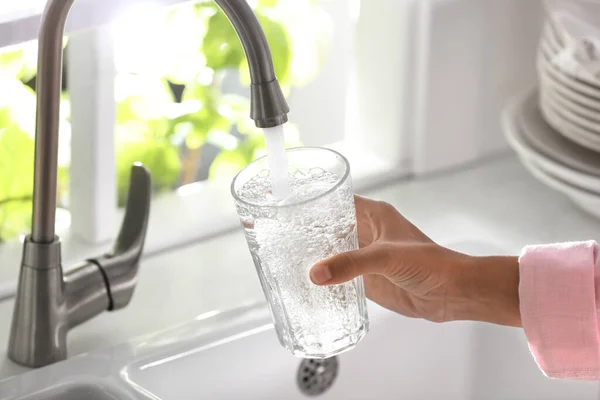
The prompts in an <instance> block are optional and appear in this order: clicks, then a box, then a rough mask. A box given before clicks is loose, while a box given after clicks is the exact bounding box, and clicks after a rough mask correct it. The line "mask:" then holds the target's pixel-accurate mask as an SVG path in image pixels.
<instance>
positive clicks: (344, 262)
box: [309, 246, 390, 285]
mask: <svg viewBox="0 0 600 400" xmlns="http://www.w3.org/2000/svg"><path fill="white" fill-rule="evenodd" d="M389 260H390V256H389V254H388V251H386V250H384V249H380V248H378V246H367V247H364V248H362V249H360V250H355V251H350V252H347V253H341V254H338V255H336V256H333V257H331V258H328V259H327V260H324V261H321V262H318V263H317V264H316V265H315V266H314V267H312V269H311V270H310V274H309V275H310V279H311V281H312V282H313V283H314V284H316V285H336V284H339V283H344V282H348V281H350V280H352V279H354V278H356V277H358V276H361V275H366V274H383V273H384V272H385V271H386V269H387V268H388V262H389Z"/></svg>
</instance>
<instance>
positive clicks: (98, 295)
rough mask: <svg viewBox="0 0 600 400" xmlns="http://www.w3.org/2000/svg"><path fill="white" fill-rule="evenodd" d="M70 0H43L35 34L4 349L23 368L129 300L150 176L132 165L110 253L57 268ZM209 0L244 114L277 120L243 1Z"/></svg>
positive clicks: (279, 107)
mask: <svg viewBox="0 0 600 400" xmlns="http://www.w3.org/2000/svg"><path fill="white" fill-rule="evenodd" d="M74 1H75V0H47V3H46V8H45V9H44V13H43V15H42V23H41V26H40V33H39V54H38V56H39V58H38V75H37V95H38V96H37V115H36V135H35V176H34V189H33V221H32V229H31V235H30V236H28V237H27V238H26V240H25V244H24V248H23V260H22V262H21V270H20V275H19V285H18V288H17V296H16V300H15V306H14V313H13V320H12V326H11V333H10V339H9V348H8V355H9V357H10V358H11V359H12V360H13V361H15V362H17V363H19V364H22V365H25V366H28V367H41V366H44V365H47V364H51V363H53V362H56V361H60V360H63V359H65V358H66V356H67V348H66V335H67V332H68V330H69V329H71V328H73V327H74V326H77V325H79V324H81V323H83V322H85V321H87V320H89V319H90V318H92V317H94V316H95V315H97V314H99V313H101V312H103V311H106V310H108V311H111V310H117V309H120V308H123V307H125V306H126V305H127V304H128V303H129V301H130V300H131V296H132V295H133V292H134V288H135V284H136V281H137V279H136V278H137V272H138V262H139V259H140V257H141V253H142V251H143V247H144V242H145V238H146V231H147V224H148V216H149V213H150V194H151V188H152V184H151V180H150V174H149V172H148V171H147V170H146V169H145V168H143V166H141V165H134V166H133V167H132V170H131V183H130V191H129V197H128V202H127V207H126V212H125V218H124V220H123V225H122V228H121V232H120V234H119V237H118V238H117V242H116V244H115V247H114V249H113V251H112V252H110V253H108V254H105V255H103V256H101V257H97V258H94V259H89V260H87V261H85V262H82V263H80V264H78V265H77V267H76V268H74V269H72V270H71V271H69V272H68V273H63V268H62V264H61V250H60V239H59V238H58V237H57V236H56V235H55V229H54V225H55V217H56V190H57V175H58V172H57V171H58V128H59V126H58V125H59V115H60V95H61V87H62V82H61V79H62V64H63V49H62V43H63V36H64V30H65V23H66V20H67V16H68V14H69V10H70V9H71V6H72V5H73V3H74ZM97 1H99V2H101V1H102V0H97ZM215 2H216V3H217V4H218V5H219V6H220V7H221V8H222V9H223V11H224V12H225V14H226V15H227V17H228V18H229V20H230V21H231V23H232V24H233V26H234V28H235V30H236V32H237V34H238V36H239V38H240V40H241V42H242V46H243V47H244V51H245V52H246V57H247V59H248V64H249V66H250V76H251V78H252V85H251V87H250V90H251V100H252V104H251V114H250V117H251V118H252V119H254V121H255V123H256V125H257V126H258V127H261V128H269V127H274V126H278V125H282V124H284V123H285V122H286V121H287V113H288V112H289V108H288V105H287V103H286V101H285V98H284V96H283V93H282V91H281V88H280V86H279V83H278V82H277V79H276V77H275V73H274V68H273V61H272V57H271V52H270V50H269V46H268V44H267V39H266V38H265V35H264V32H263V30H262V28H261V26H260V24H259V22H258V19H257V18H256V16H255V15H254V12H253V11H252V9H251V8H250V6H249V5H248V3H247V2H246V0H215Z"/></svg>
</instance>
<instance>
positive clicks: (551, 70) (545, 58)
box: [537, 42, 600, 107]
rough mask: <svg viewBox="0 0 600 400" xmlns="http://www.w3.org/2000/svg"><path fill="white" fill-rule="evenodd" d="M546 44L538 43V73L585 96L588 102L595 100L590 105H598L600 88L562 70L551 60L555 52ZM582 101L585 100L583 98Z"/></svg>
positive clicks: (599, 102)
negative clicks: (593, 103)
mask: <svg viewBox="0 0 600 400" xmlns="http://www.w3.org/2000/svg"><path fill="white" fill-rule="evenodd" d="M548 46H549V45H548V43H547V42H541V43H540V47H539V51H538V59H537V66H538V73H539V74H544V73H545V75H546V76H547V77H548V78H550V79H552V80H553V81H555V82H556V83H558V84H560V85H563V86H564V87H566V88H568V89H571V90H572V91H575V92H577V93H578V94H580V95H581V96H580V97H585V98H587V99H588V100H587V103H588V104H589V102H590V101H592V102H595V103H596V104H595V105H593V106H591V107H598V104H600V89H599V88H596V87H594V86H591V85H589V84H587V83H584V82H582V81H581V80H579V79H577V78H574V77H572V76H571V75H569V74H568V73H567V72H565V71H564V70H562V69H561V68H560V67H559V66H558V65H557V64H556V63H555V62H554V61H553V60H554V58H555V57H556V54H555V53H553V52H552V50H551V49H549V47H548ZM584 101H586V100H585V99H584ZM588 104H586V105H588Z"/></svg>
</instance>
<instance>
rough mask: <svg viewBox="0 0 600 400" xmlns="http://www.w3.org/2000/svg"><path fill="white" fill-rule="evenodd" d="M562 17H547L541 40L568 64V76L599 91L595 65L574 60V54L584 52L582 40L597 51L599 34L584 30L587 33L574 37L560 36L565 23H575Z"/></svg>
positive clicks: (594, 63)
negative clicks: (592, 43) (591, 42)
mask: <svg viewBox="0 0 600 400" xmlns="http://www.w3.org/2000/svg"><path fill="white" fill-rule="evenodd" d="M562 17H563V16H561V15H559V14H553V15H550V16H548V18H547V19H546V23H545V26H544V32H543V37H542V40H544V41H546V43H547V44H549V45H550V47H551V48H552V50H553V53H554V55H555V56H558V57H559V58H562V57H564V60H565V61H566V62H567V63H568V68H567V70H568V71H570V72H569V73H568V75H570V76H571V77H573V78H574V79H576V80H578V81H579V82H581V83H583V84H585V85H589V86H591V87H592V88H594V89H597V90H600V80H599V79H598V76H597V73H596V71H597V67H596V64H597V63H596V62H594V61H591V64H589V65H585V64H581V62H578V61H576V60H575V58H574V57H577V56H575V55H574V54H575V53H580V52H582V51H584V50H583V47H582V46H583V41H584V40H585V41H586V42H588V45H589V41H590V40H593V42H594V46H595V48H596V49H598V41H597V39H596V38H598V37H600V36H599V33H600V32H599V31H597V30H593V31H589V30H588V29H584V30H586V31H587V33H586V34H583V33H582V32H580V33H581V34H577V35H575V36H571V35H570V34H561V33H560V32H565V29H564V28H565V23H567V24H570V25H573V22H575V20H571V21H568V20H567V19H565V18H562ZM571 28H572V27H569V29H571ZM557 61H558V60H557ZM559 62H560V61H559ZM565 72H566V71H565Z"/></svg>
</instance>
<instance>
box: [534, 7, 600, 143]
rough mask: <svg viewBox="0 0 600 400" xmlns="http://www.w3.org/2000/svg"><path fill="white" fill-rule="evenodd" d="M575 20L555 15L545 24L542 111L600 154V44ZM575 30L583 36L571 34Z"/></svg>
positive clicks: (560, 129)
mask: <svg viewBox="0 0 600 400" xmlns="http://www.w3.org/2000/svg"><path fill="white" fill-rule="evenodd" d="M573 19H574V17H573V16H571V15H569V14H562V13H555V14H552V15H550V16H549V18H548V19H547V22H546V24H545V27H544V32H543V35H542V38H541V41H540V46H539V51H538V57H537V67H538V75H539V81H540V92H539V93H540V99H539V100H540V109H541V110H542V113H543V114H544V117H545V118H546V120H547V121H548V123H549V124H550V125H551V126H552V127H553V128H554V129H556V130H557V131H558V132H559V133H561V134H562V135H563V136H565V137H566V138H568V139H569V140H571V141H573V142H575V143H578V144H580V145H581V146H583V147H586V148H588V149H592V150H595V151H599V152H600V46H599V44H600V43H596V39H595V37H594V36H592V35H595V32H594V31H593V30H592V28H589V30H588V32H589V34H590V35H589V36H588V35H584V33H583V32H585V29H582V24H584V22H582V21H579V22H578V23H577V24H575V23H574V22H573ZM572 26H577V28H578V29H579V30H580V32H577V33H572V34H571V33H570V32H572V31H573V28H571V27H572ZM598 37H599V38H600V35H599V36H598Z"/></svg>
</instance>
